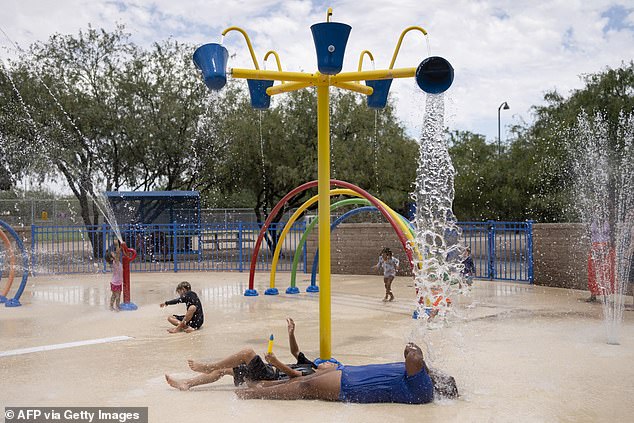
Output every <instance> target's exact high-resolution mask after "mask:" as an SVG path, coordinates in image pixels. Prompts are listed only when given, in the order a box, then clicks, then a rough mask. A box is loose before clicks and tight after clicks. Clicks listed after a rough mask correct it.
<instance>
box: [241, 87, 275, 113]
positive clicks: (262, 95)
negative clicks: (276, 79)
mask: <svg viewBox="0 0 634 423" xmlns="http://www.w3.org/2000/svg"><path fill="white" fill-rule="evenodd" d="M247 84H249V94H250V95H251V107H253V108H254V109H261V110H263V109H268V108H269V106H270V105H271V96H270V95H268V94H267V93H266V89H267V88H268V87H272V86H273V81H261V80H258V79H247Z"/></svg>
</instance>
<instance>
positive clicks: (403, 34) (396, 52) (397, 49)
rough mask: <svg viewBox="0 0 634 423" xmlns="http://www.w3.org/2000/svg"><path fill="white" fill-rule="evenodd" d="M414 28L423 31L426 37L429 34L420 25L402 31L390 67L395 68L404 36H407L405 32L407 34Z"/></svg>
mask: <svg viewBox="0 0 634 423" xmlns="http://www.w3.org/2000/svg"><path fill="white" fill-rule="evenodd" d="M413 29H416V30H418V31H420V32H422V33H423V35H424V36H425V37H426V36H427V31H425V30H424V29H423V28H421V27H420V26H410V27H408V28H405V29H404V30H403V32H402V33H401V36H400V38H399V39H398V43H397V44H396V48H395V49H394V54H393V55H392V62H391V63H390V69H393V68H394V62H396V56H398V51H399V50H400V49H401V43H402V42H403V37H404V36H405V34H407V33H408V32H410V31H411V30H413Z"/></svg>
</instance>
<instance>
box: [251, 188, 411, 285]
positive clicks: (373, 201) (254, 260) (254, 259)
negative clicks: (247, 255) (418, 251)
mask: <svg viewBox="0 0 634 423" xmlns="http://www.w3.org/2000/svg"><path fill="white" fill-rule="evenodd" d="M316 186H317V181H310V182H306V183H305V184H302V185H300V186H298V187H297V188H295V189H293V190H292V191H290V192H289V193H288V194H286V195H285V196H284V197H283V198H282V199H281V200H280V201H279V203H277V204H276V205H275V207H274V208H273V210H271V214H269V217H268V218H267V219H266V221H265V222H264V225H263V226H262V229H260V234H259V235H258V239H257V241H256V242H255V246H254V247H253V256H252V257H251V267H250V269H249V290H253V285H254V279H255V267H256V265H257V261H258V253H259V252H260V246H261V245H262V239H263V238H264V235H265V234H266V230H267V229H268V227H269V225H270V224H271V221H272V220H273V218H274V217H275V216H276V215H277V214H278V213H279V211H280V210H281V209H282V207H284V205H285V204H286V203H288V201H289V200H290V199H291V198H292V197H294V196H295V195H297V194H298V193H300V192H302V191H306V190H307V189H310V188H314V187H316ZM330 186H338V187H343V188H348V189H349V190H352V191H354V192H356V193H358V194H359V195H361V196H362V197H364V198H366V199H367V200H368V201H369V202H370V203H371V204H372V205H373V206H374V207H376V208H377V209H378V210H379V211H380V212H381V214H382V215H383V216H384V217H385V219H386V220H387V221H388V222H390V225H392V228H393V229H394V230H395V231H396V235H397V236H398V239H399V240H400V241H401V244H402V245H403V248H404V249H405V253H406V254H407V258H408V259H409V262H410V265H411V266H413V265H414V258H413V256H412V250H411V248H410V247H409V246H408V245H407V238H405V235H404V234H403V231H401V229H400V227H399V226H398V224H397V223H396V221H395V220H394V218H393V217H392V215H391V214H389V213H388V212H387V211H386V210H385V209H384V208H383V206H382V205H381V203H379V202H378V200H377V199H376V198H374V197H373V196H372V195H371V194H370V193H368V192H367V191H365V190H363V189H361V188H359V187H358V186H356V185H353V184H351V183H350V182H345V181H340V180H337V179H331V180H330Z"/></svg>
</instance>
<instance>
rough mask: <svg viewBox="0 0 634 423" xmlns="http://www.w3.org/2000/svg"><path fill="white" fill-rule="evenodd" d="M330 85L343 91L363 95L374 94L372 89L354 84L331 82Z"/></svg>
mask: <svg viewBox="0 0 634 423" xmlns="http://www.w3.org/2000/svg"><path fill="white" fill-rule="evenodd" d="M332 85H333V86H335V87H337V88H342V89H344V90H348V91H354V92H356V93H361V94H365V95H372V93H373V92H374V88H372V87H368V86H367V85H362V84H357V83H354V82H333V83H332Z"/></svg>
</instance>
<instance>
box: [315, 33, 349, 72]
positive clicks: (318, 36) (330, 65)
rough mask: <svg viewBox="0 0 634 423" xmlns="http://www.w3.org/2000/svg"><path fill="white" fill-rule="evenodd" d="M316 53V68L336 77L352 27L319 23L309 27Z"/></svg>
mask: <svg viewBox="0 0 634 423" xmlns="http://www.w3.org/2000/svg"><path fill="white" fill-rule="evenodd" d="M310 30H311V31H312V33H313V41H315V50H316V51H317V68H318V69H319V72H321V73H323V74H326V75H336V74H338V73H339V72H341V68H342V67H343V56H344V53H345V52H346V44H347V43H348V36H349V35H350V30H352V27H351V26H350V25H346V24H344V23H339V22H321V23H317V24H314V25H313V26H311V27H310Z"/></svg>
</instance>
